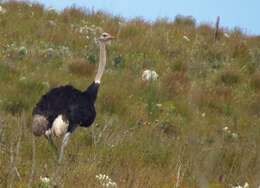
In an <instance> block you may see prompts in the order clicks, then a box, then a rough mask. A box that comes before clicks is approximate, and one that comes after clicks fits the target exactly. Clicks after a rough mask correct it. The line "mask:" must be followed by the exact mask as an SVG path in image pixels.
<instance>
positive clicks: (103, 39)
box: [98, 32, 115, 43]
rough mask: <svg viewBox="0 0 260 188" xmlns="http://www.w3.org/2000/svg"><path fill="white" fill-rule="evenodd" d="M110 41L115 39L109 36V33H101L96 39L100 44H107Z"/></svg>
mask: <svg viewBox="0 0 260 188" xmlns="http://www.w3.org/2000/svg"><path fill="white" fill-rule="evenodd" d="M112 39H115V37H113V36H112V35H110V34H109V33H106V32H104V33H102V34H101V36H100V37H99V38H98V40H99V42H102V43H107V42H109V41H111V40H112Z"/></svg>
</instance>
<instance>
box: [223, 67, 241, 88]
mask: <svg viewBox="0 0 260 188" xmlns="http://www.w3.org/2000/svg"><path fill="white" fill-rule="evenodd" d="M220 80H221V81H222V82H223V83H224V84H226V85H234V84H237V83H239V81H240V80H241V76H240V73H239V72H238V71H237V70H233V69H227V70H225V71H223V72H222V73H221V75H220Z"/></svg>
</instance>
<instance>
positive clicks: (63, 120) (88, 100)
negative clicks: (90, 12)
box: [32, 33, 113, 162]
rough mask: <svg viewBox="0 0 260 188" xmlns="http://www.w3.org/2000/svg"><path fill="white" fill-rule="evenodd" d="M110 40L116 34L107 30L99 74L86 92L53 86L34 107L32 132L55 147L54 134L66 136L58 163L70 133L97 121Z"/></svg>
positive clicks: (100, 39)
mask: <svg viewBox="0 0 260 188" xmlns="http://www.w3.org/2000/svg"><path fill="white" fill-rule="evenodd" d="M111 39H113V37H112V36H111V35H110V34H108V33H102V35H101V37H100V38H99V45H100V59H99V65H98V70H97V74H96V77H95V81H94V82H93V83H92V84H91V85H90V86H89V87H88V88H87V89H86V90H85V91H80V90H78V89H76V88H74V87H73V86H71V85H65V86H60V87H57V88H53V89H51V90H50V91H49V92H47V93H46V94H45V95H43V96H42V97H41V99H40V101H39V102H38V103H37V104H36V106H35V107H34V109H33V113H32V115H33V123H32V131H33V134H34V135H35V136H42V135H45V137H47V138H48V140H49V142H50V143H51V145H52V146H54V147H55V145H54V144H53V141H52V137H51V136H52V135H54V136H58V137H59V136H62V135H64V138H63V142H62V145H61V149H60V155H59V159H58V161H59V162H61V160H62V158H63V153H64V148H65V146H66V145H67V143H68V140H69V137H70V135H71V133H72V132H73V131H74V130H75V129H76V128H77V127H78V126H81V127H89V126H91V124H92V123H93V121H94V120H95V117H96V111H95V101H96V98H97V93H98V88H99V85H100V80H101V77H102V75H103V72H104V70H105V65H106V43H107V42H108V41H110V40H111ZM55 148H56V147H55Z"/></svg>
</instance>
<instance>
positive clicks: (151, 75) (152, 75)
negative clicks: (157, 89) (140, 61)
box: [142, 69, 159, 81]
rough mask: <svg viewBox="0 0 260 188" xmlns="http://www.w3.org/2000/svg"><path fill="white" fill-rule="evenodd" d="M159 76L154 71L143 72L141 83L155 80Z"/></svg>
mask: <svg viewBox="0 0 260 188" xmlns="http://www.w3.org/2000/svg"><path fill="white" fill-rule="evenodd" d="M158 77H159V75H158V74H157V73H156V72H155V71H154V70H149V69H147V70H145V71H144V72H143V74H142V80H143V81H149V80H157V79H158Z"/></svg>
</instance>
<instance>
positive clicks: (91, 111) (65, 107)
mask: <svg viewBox="0 0 260 188" xmlns="http://www.w3.org/2000/svg"><path fill="white" fill-rule="evenodd" d="M98 88H99V84H98V83H94V82H93V83H92V84H91V85H90V86H89V87H88V88H87V89H86V90H85V91H83V92H82V91H80V90H78V89H75V88H74V87H73V86H71V85H65V86H60V87H57V88H53V89H51V90H50V91H49V92H47V93H46V94H45V95H43V96H42V97H41V99H40V101H39V102H38V103H37V104H36V106H35V107H34V109H33V116H35V115H41V116H44V117H45V118H46V119H47V120H48V128H49V129H50V128H51V126H52V123H53V121H54V120H55V119H56V118H57V116H58V115H63V116H64V117H65V118H66V119H67V120H68V122H69V127H68V131H69V132H72V131H73V130H74V129H75V128H76V127H77V126H78V125H79V126H82V127H88V126H90V125H91V124H92V123H93V121H94V120H95V117H96V110H95V101H96V98H97V93H98Z"/></svg>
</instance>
